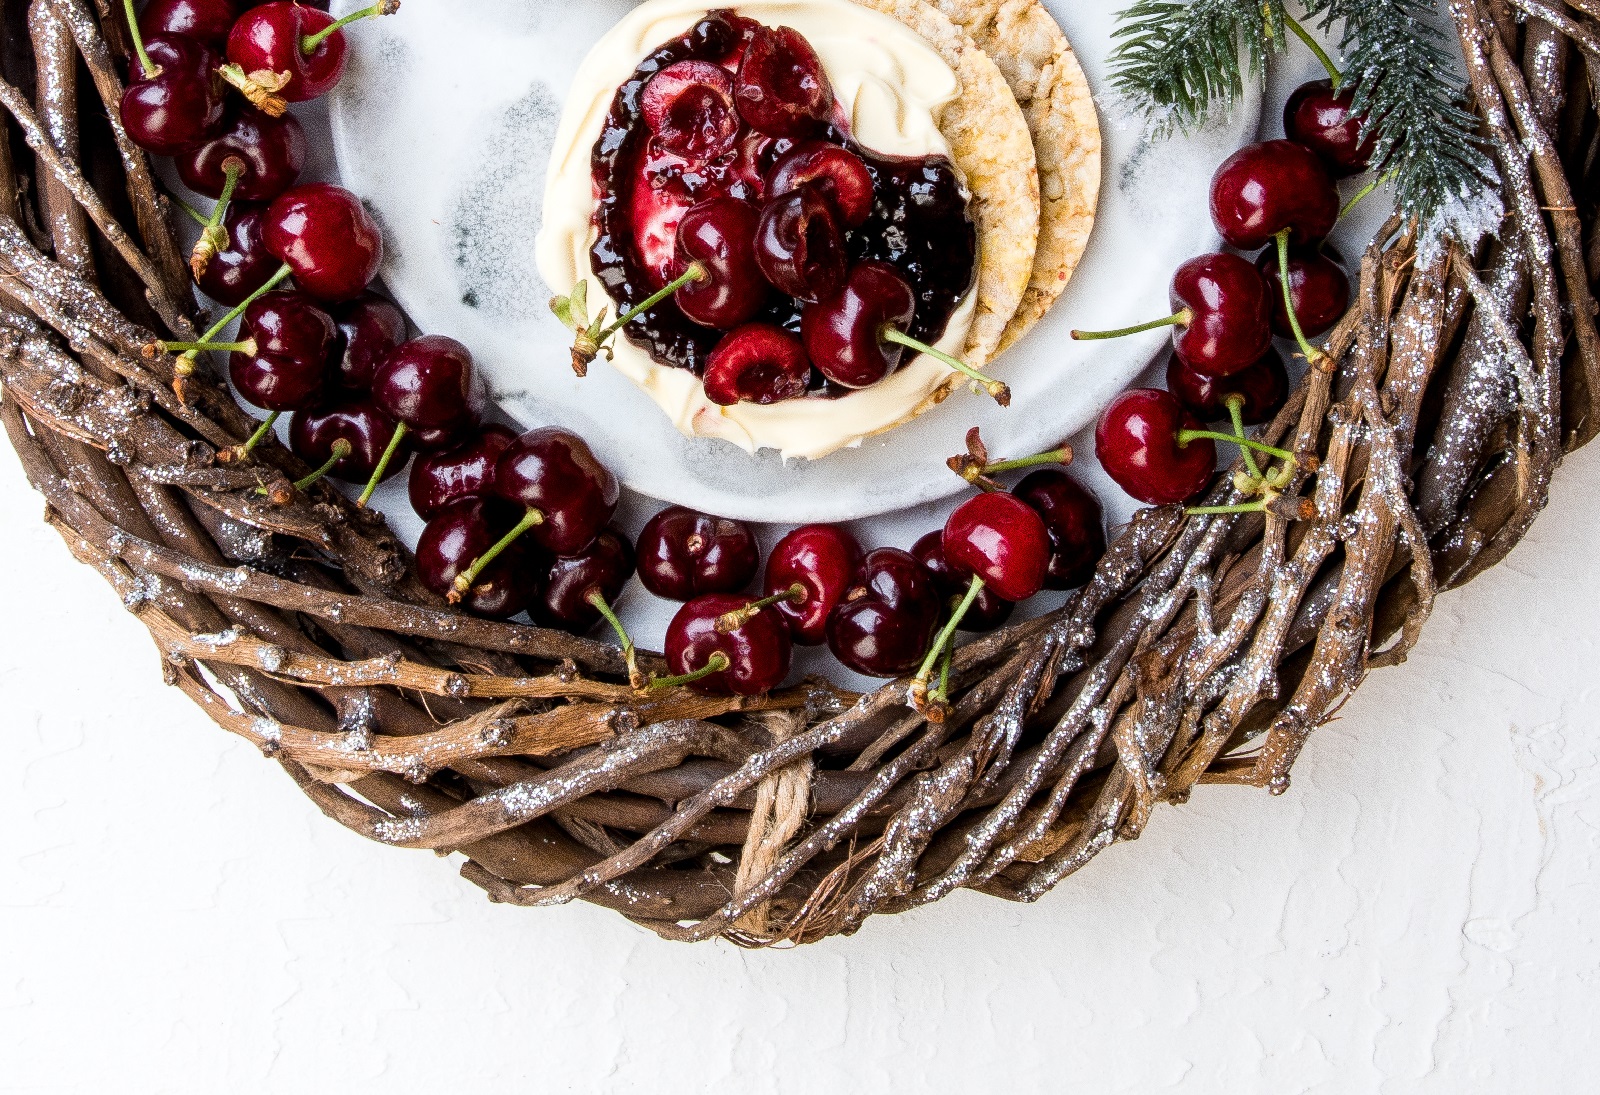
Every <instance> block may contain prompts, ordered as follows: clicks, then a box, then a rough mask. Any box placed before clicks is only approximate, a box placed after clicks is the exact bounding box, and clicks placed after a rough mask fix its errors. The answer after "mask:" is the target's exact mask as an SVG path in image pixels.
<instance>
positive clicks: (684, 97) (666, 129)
mask: <svg viewBox="0 0 1600 1095" xmlns="http://www.w3.org/2000/svg"><path fill="white" fill-rule="evenodd" d="M639 109H640V112H641V113H642V114H643V115H644V121H645V124H646V125H648V126H649V127H650V131H651V132H652V133H654V134H655V138H656V142H657V143H658V144H659V145H660V146H661V147H662V148H664V149H666V150H667V151H668V152H670V153H672V154H673V155H675V156H682V157H683V158H684V159H686V160H691V161H694V162H696V163H704V162H706V161H708V160H714V159H716V158H717V157H718V156H721V155H722V154H723V153H725V152H727V151H728V150H729V149H731V148H732V147H733V145H734V142H735V141H736V140H737V139H738V137H739V112H738V110H737V109H736V108H735V107H734V104H733V77H732V76H731V75H730V74H729V73H728V70H727V69H725V68H722V67H721V66H719V65H714V64H712V63H711V62H709V61H678V62H676V63H675V64H670V65H668V66H667V67H666V68H664V69H662V70H661V71H660V72H658V73H656V74H655V75H654V76H652V77H651V78H650V81H649V83H647V84H645V85H644V91H643V92H642V93H641V94H640V97H639Z"/></svg>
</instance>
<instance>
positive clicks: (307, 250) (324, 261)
mask: <svg viewBox="0 0 1600 1095" xmlns="http://www.w3.org/2000/svg"><path fill="white" fill-rule="evenodd" d="M312 10H315V9H312ZM264 239H265V240H266V244H267V250H269V251H271V252H272V253H273V254H274V255H276V256H278V258H280V259H282V260H283V261H284V262H285V263H287V264H288V265H289V267H290V268H291V269H292V270H293V271H294V280H295V284H296V285H298V286H299V287H300V288H301V289H302V290H304V291H305V292H306V293H309V294H310V295H311V296H313V297H316V298H317V299H318V300H324V301H331V302H337V301H343V300H352V299H354V298H355V297H358V296H360V295H361V292H362V290H364V289H365V288H366V287H367V283H368V282H370V281H371V280H372V279H373V278H375V277H377V276H378V267H379V266H380V265H381V264H382V263H383V236H382V234H381V233H380V232H379V231H378V224H377V222H376V221H374V220H373V219H372V215H371V214H370V213H368V212H367V211H366V208H365V207H363V206H362V204H361V200H360V199H359V198H357V197H356V196H355V195H354V194H352V193H350V191H348V190H346V189H344V187H342V186H334V185H333V184H332V183H309V184H306V185H304V186H296V187H293V188H292V189H290V190H287V191H285V192H284V193H283V194H281V195H279V196H278V198H277V200H275V201H274V202H273V203H272V204H271V205H270V206H268V208H267V216H266V223H265V233H264Z"/></svg>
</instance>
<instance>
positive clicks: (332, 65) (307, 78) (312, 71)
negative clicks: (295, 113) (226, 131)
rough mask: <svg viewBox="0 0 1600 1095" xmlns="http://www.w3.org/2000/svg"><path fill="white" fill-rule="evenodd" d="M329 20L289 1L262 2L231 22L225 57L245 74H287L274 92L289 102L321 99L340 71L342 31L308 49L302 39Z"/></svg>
mask: <svg viewBox="0 0 1600 1095" xmlns="http://www.w3.org/2000/svg"><path fill="white" fill-rule="evenodd" d="M333 22H334V19H333V16H331V15H329V14H328V13H327V12H325V11H318V10H317V9H316V8H311V7H306V6H305V5H304V4H297V3H291V2H289V0H279V2H276V3H271V4H261V5H259V6H257V7H254V8H251V9H250V10H249V11H246V12H245V13H244V14H243V15H241V16H240V17H239V21H238V22H236V23H234V25H233V30H232V31H231V32H230V33H229V35H228V60H229V61H231V62H232V63H233V64H236V65H238V66H239V67H240V68H242V69H244V71H245V72H246V73H252V72H261V71H266V72H275V73H279V74H282V73H285V72H287V73H288V74H289V82H288V83H287V84H285V85H284V86H283V87H281V88H279V89H278V92H277V93H278V95H279V96H280V97H281V98H283V99H286V100H288V101H289V102H291V103H303V102H307V101H308V100H311V99H316V98H319V97H321V96H323V95H326V94H327V93H328V92H330V91H332V90H333V87H334V85H335V84H337V83H338V82H339V77H340V76H343V75H344V65H345V51H346V43H345V40H344V31H342V30H336V31H334V32H333V33H332V34H330V35H328V36H327V37H326V38H324V39H322V41H320V42H318V43H317V46H316V48H315V49H313V50H312V51H311V52H310V53H307V52H306V51H305V50H304V49H302V48H301V43H302V41H303V40H304V39H306V38H308V37H310V36H312V35H315V34H317V33H318V32H320V31H324V30H326V29H327V28H328V27H331V26H332V25H333Z"/></svg>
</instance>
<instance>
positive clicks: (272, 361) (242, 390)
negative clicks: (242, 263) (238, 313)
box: [228, 291, 338, 412]
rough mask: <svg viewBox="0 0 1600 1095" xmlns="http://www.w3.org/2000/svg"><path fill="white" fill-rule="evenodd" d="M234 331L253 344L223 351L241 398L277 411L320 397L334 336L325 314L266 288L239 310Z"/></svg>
mask: <svg viewBox="0 0 1600 1095" xmlns="http://www.w3.org/2000/svg"><path fill="white" fill-rule="evenodd" d="M239 333H240V335H241V337H242V340H243V341H244V342H246V343H253V344H254V345H253V347H251V348H248V349H242V350H235V351H234V352H233V353H232V354H230V355H229V358H228V374H229V376H230V378H231V379H232V380H233V385H234V387H235V388H237V389H238V390H239V394H240V395H241V396H243V397H244V398H245V399H246V400H248V401H249V402H251V403H252V404H254V405H255V406H257V407H260V408H262V409H263V410H267V411H280V412H281V411H299V410H305V409H307V408H309V407H311V406H314V405H315V404H316V403H317V402H318V401H319V400H320V399H321V398H322V394H323V391H324V389H325V387H326V384H327V379H328V363H329V360H330V359H331V357H332V355H333V349H334V346H335V344H336V339H337V338H338V328H336V327H335V326H334V325H333V320H332V318H331V317H329V315H328V313H326V312H324V311H323V310H322V309H321V308H318V307H317V306H316V305H315V304H314V303H312V302H311V301H310V300H309V299H307V298H306V297H305V296H303V295H302V294H300V293H295V292H282V291H279V292H273V293H267V294H264V295H263V296H260V297H258V298H257V299H256V300H254V301H253V302H251V304H250V306H249V307H248V308H246V309H245V312H244V318H243V320H242V322H241V324H240V328H239Z"/></svg>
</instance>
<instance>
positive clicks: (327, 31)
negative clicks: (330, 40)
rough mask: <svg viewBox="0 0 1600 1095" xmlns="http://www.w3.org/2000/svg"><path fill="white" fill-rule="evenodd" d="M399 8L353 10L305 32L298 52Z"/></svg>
mask: <svg viewBox="0 0 1600 1095" xmlns="http://www.w3.org/2000/svg"><path fill="white" fill-rule="evenodd" d="M131 2H132V0H130V3H131ZM399 10H400V0H381V2H380V3H377V4H374V5H372V6H371V7H370V8H362V9H361V10H360V11H353V12H351V13H350V14H349V15H346V16H345V17H344V18H343V19H340V20H339V21H338V22H336V23H331V24H329V25H328V26H326V27H323V28H322V29H321V30H319V31H317V33H315V34H307V35H306V36H305V37H303V38H301V39H300V52H301V53H302V54H304V55H305V56H307V57H310V56H311V55H312V54H313V53H315V52H317V47H318V46H320V45H322V43H323V41H324V40H325V39H326V38H327V37H328V36H329V35H331V34H333V33H334V32H335V31H340V30H343V29H344V28H345V27H346V26H347V25H348V24H350V23H354V22H355V21H356V20H357V19H368V18H370V17H372V16H374V15H393V14H394V13H395V12H397V11H399Z"/></svg>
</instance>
